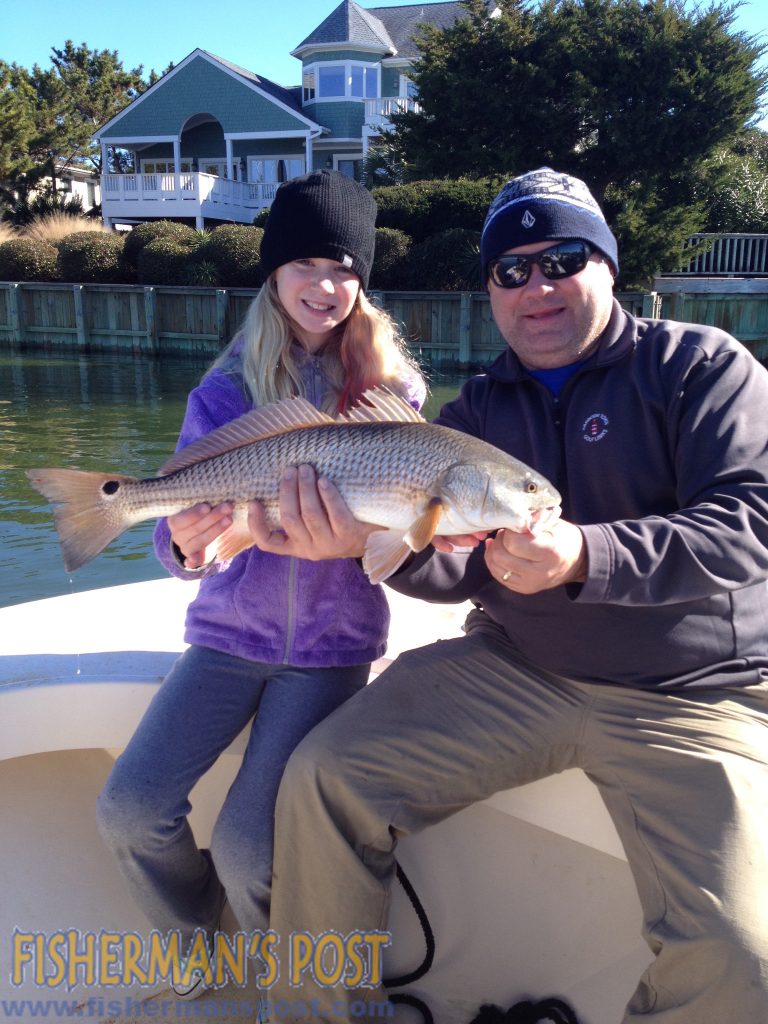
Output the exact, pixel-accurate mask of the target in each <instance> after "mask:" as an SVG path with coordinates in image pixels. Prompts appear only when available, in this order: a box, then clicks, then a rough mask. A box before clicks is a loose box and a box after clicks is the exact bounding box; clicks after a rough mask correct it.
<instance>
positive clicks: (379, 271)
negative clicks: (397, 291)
mask: <svg viewBox="0 0 768 1024" xmlns="http://www.w3.org/2000/svg"><path fill="white" fill-rule="evenodd" d="M410 249H411V239H410V237H409V236H408V235H406V233H405V232H404V231H398V230H397V229H396V228H376V251H375V253H374V257H373V267H372V268H371V288H381V289H382V290H383V289H387V288H389V289H394V288H408V282H407V280H406V279H405V277H404V274H403V270H404V267H405V263H406V260H407V258H408V253H409V252H410Z"/></svg>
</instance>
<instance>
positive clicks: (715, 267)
mask: <svg viewBox="0 0 768 1024" xmlns="http://www.w3.org/2000/svg"><path fill="white" fill-rule="evenodd" d="M698 246H701V251H700V252H699V253H698V254H697V255H695V256H693V257H691V258H688V257H687V255H686V253H687V250H689V249H691V248H695V247H698ZM673 273H674V274H712V275H715V274H719V275H731V276H735V277H741V276H749V277H755V276H758V275H763V274H765V275H768V234H759V235H758V234H755V235H750V234H730V235H719V234H718V235H715V234H699V235H691V237H690V238H689V239H688V240H687V241H686V243H685V245H684V246H683V256H682V259H681V262H680V267H679V268H678V269H677V270H675V271H673Z"/></svg>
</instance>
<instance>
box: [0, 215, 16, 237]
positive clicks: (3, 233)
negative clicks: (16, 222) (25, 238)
mask: <svg viewBox="0 0 768 1024" xmlns="http://www.w3.org/2000/svg"><path fill="white" fill-rule="evenodd" d="M18 237H19V236H18V234H17V232H16V228H15V227H13V225H11V224H6V223H5V222H4V221H1V220H0V242H10V241H11V240H12V239H14V238H18Z"/></svg>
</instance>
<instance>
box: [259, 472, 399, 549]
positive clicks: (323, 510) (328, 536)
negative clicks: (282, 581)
mask: <svg viewBox="0 0 768 1024" xmlns="http://www.w3.org/2000/svg"><path fill="white" fill-rule="evenodd" d="M280 525H281V527H282V529H281V530H272V531H271V530H270V528H269V526H268V525H267V523H266V518H265V515H264V509H263V507H262V505H261V504H260V503H259V502H257V501H253V502H251V504H250V506H249V510H248V527H249V529H250V531H251V535H252V536H253V539H254V542H255V544H256V546H257V547H259V548H261V550H262V551H269V552H271V553H272V554H276V555H294V556H295V557H296V558H309V559H311V560H312V561H321V560H322V559H326V558H360V557H362V555H363V552H364V551H365V542H366V541H367V539H368V536H369V534H370V533H372V532H373V530H378V529H380V527H378V526H371V525H370V524H368V523H361V522H359V521H358V520H357V519H355V518H354V516H353V515H352V513H351V512H350V510H349V507H348V506H347V504H346V502H345V501H344V499H343V498H342V496H341V495H340V494H339V492H338V490H337V489H336V487H334V485H333V484H332V483H331V482H330V480H325V479H324V478H322V477H321V478H320V479H319V480H318V479H317V478H316V475H315V471H314V469H313V468H312V466H299V467H298V469H296V468H294V467H289V468H288V469H286V470H285V472H284V473H283V476H282V478H281V480H280Z"/></svg>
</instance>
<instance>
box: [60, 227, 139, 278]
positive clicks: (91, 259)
mask: <svg viewBox="0 0 768 1024" xmlns="http://www.w3.org/2000/svg"><path fill="white" fill-rule="evenodd" d="M123 244H124V243H123V239H122V238H121V236H120V235H117V234H113V233H112V232H105V231H79V232H76V233H75V234H73V235H68V236H67V237H66V238H64V239H63V240H62V241H61V242H60V243H59V276H60V277H61V279H62V281H80V282H86V283H93V284H119V283H124V282H125V280H126V269H125V266H124V264H123Z"/></svg>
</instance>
